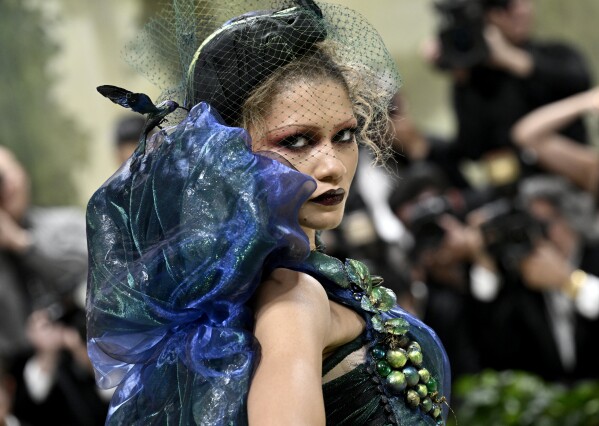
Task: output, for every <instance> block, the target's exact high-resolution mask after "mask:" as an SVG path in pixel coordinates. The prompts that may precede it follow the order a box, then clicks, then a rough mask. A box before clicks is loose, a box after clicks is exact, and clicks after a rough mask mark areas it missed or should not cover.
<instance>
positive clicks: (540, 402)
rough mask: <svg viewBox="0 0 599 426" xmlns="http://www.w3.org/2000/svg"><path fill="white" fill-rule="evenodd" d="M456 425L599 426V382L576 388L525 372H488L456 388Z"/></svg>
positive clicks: (461, 381)
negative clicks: (544, 379)
mask: <svg viewBox="0 0 599 426" xmlns="http://www.w3.org/2000/svg"><path fill="white" fill-rule="evenodd" d="M452 399H453V401H454V402H453V403H452V408H453V409H454V410H455V412H456V417H457V422H456V418H450V422H449V424H450V425H458V426H459V425H464V426H477V425H481V426H482V425H484V426H598V425H599V382H598V381H588V382H580V383H578V384H576V385H574V386H572V387H566V386H563V385H558V384H552V383H548V382H545V381H543V380H542V379H540V378H539V377H537V376H535V375H532V374H530V373H526V372H521V371H503V372H496V371H490V370H489V371H485V372H483V373H481V374H478V375H472V376H465V377H463V378H461V379H459V380H458V381H457V382H456V383H455V386H454V395H453V397H452Z"/></svg>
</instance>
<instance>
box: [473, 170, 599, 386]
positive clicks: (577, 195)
mask: <svg viewBox="0 0 599 426" xmlns="http://www.w3.org/2000/svg"><path fill="white" fill-rule="evenodd" d="M517 201H518V204H517V206H518V208H516V209H513V208H512V209H504V210H503V211H500V209H498V208H497V207H496V206H493V207H492V208H490V207H489V206H487V207H486V209H483V210H482V211H479V212H478V214H479V215H482V216H485V215H487V217H486V218H484V219H482V221H481V222H482V223H481V225H480V230H481V234H482V238H481V239H480V241H481V242H482V244H483V246H484V247H481V249H486V250H487V251H488V252H489V253H490V254H491V256H492V257H493V260H494V267H491V268H489V267H487V268H482V267H480V266H479V267H477V268H473V269H472V271H471V286H472V287H471V289H472V294H473V296H474V299H473V303H472V304H470V305H469V308H470V310H469V318H470V322H469V327H470V330H471V332H472V335H473V336H476V344H477V351H478V352H479V355H480V365H481V367H482V368H494V369H498V370H502V369H522V370H526V371H530V372H533V373H536V374H539V375H540V376H542V377H543V378H545V379H546V380H555V381H562V382H566V383H568V382H572V381H576V380H580V379H585V378H599V366H598V365H597V363H596V360H595V356H594V352H595V348H596V343H595V339H596V336H597V333H599V278H597V276H599V245H598V244H597V238H596V237H597V232H596V227H595V208H594V204H593V200H592V199H591V197H590V196H589V194H588V193H586V192H584V191H580V190H578V189H576V188H574V187H573V186H572V185H570V184H569V183H568V182H567V181H565V180H564V179H562V178H561V177H558V176H536V177H531V178H528V179H525V180H524V181H523V182H522V183H521V185H520V188H519V196H518V199H517ZM485 210H486V212H485ZM490 211H494V212H495V213H497V212H499V213H498V214H495V215H489V212H490Z"/></svg>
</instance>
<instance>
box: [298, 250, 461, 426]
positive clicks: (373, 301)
mask: <svg viewBox="0 0 599 426" xmlns="http://www.w3.org/2000/svg"><path fill="white" fill-rule="evenodd" d="M294 269H297V270H301V271H302V272H306V273H308V274H310V275H312V276H314V277H315V278H316V279H318V280H319V281H320V282H321V283H322V285H323V287H324V288H325V290H326V291H327V294H328V297H329V299H330V300H333V301H335V302H337V303H341V304H343V305H344V306H347V307H349V308H350V309H353V310H355V311H356V312H358V313H359V314H360V315H362V316H363V318H364V319H365V320H366V329H365V331H364V332H363V333H362V334H361V335H360V336H358V337H357V338H356V339H354V340H353V341H351V342H349V343H346V344H345V345H343V346H341V347H339V348H337V349H336V350H335V352H334V353H332V354H331V355H330V356H328V357H327V358H326V359H325V361H324V363H323V393H324V401H325V411H326V417H327V424H328V425H335V426H336V425H360V426H375V425H376V426H380V425H437V424H445V419H446V417H447V403H446V402H445V399H446V398H448V397H449V383H448V379H449V366H448V363H447V357H446V354H445V351H444V349H443V346H442V345H441V343H440V342H439V339H438V338H437V336H436V335H435V333H434V332H433V331H432V330H431V329H430V328H428V327H427V326H426V325H424V324H423V323H422V322H420V321H419V320H418V319H416V318H414V317H413V316H411V315H410V314H408V313H407V312H405V311H403V310H401V309H400V308H398V307H397V306H396V305H395V297H394V295H393V293H392V292H391V291H390V290H388V289H386V288H384V287H382V286H380V281H381V280H380V279H379V278H378V277H374V276H371V275H370V274H369V272H368V270H367V269H366V267H365V266H364V265H363V264H362V263H360V262H357V261H354V260H347V261H346V262H345V263H342V262H341V261H339V260H338V259H335V258H332V257H330V256H327V255H325V254H323V253H320V252H312V254H311V255H310V257H309V258H308V259H307V261H306V262H304V263H303V264H302V265H301V267H296V268H294ZM443 397H445V398H443Z"/></svg>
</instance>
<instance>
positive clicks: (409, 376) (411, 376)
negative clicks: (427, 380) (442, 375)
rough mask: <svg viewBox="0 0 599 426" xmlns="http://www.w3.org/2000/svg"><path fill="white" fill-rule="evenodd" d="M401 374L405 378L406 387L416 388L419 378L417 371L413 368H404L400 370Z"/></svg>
mask: <svg viewBox="0 0 599 426" xmlns="http://www.w3.org/2000/svg"><path fill="white" fill-rule="evenodd" d="M402 373H403V374H405V376H406V381H407V382H408V386H416V385H417V384H418V381H419V380H420V376H419V375H418V370H416V369H415V368H414V367H406V368H404V369H403V370H402Z"/></svg>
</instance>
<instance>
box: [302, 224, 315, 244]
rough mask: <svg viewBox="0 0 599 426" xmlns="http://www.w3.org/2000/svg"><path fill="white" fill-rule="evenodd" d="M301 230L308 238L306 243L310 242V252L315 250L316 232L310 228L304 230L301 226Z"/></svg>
mask: <svg viewBox="0 0 599 426" xmlns="http://www.w3.org/2000/svg"><path fill="white" fill-rule="evenodd" d="M302 229H303V230H304V232H305V233H306V235H307V236H308V241H309V242H310V250H316V230H314V229H311V228H304V227H303V226H302Z"/></svg>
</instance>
